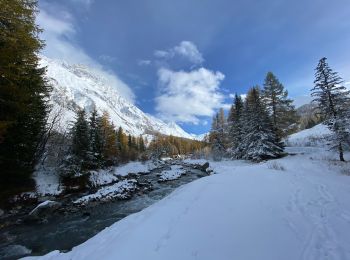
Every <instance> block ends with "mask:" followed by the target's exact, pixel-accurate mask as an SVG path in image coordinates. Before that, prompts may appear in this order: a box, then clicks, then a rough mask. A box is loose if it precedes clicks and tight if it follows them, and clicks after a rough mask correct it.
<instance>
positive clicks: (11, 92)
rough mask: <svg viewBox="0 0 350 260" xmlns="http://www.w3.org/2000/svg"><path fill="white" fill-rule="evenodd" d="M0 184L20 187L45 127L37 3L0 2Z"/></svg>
mask: <svg viewBox="0 0 350 260" xmlns="http://www.w3.org/2000/svg"><path fill="white" fill-rule="evenodd" d="M0 10H1V11H0V13H1V15H0V86H1V87H0V143H1V145H0V169H1V171H0V183H1V188H4V189H8V188H9V187H10V186H11V184H19V185H18V186H21V187H23V186H25V184H26V183H28V182H29V181H30V177H31V174H32V172H33V171H34V167H35V165H36V163H37V162H38V159H39V157H40V153H38V152H39V151H40V150H41V149H39V148H40V145H41V139H42V136H43V135H44V133H45V131H46V120H47V114H48V110H49V106H48V104H47V100H48V94H49V91H50V87H49V86H48V83H47V81H46V79H45V76H44V74H45V68H39V67H38V61H39V58H38V56H37V54H38V52H39V51H40V50H41V49H42V47H43V42H42V41H41V40H40V39H39V33H40V32H41V30H40V29H39V28H38V26H37V25H36V24H35V16H36V13H37V2H36V1H33V0H11V1H7V0H0Z"/></svg>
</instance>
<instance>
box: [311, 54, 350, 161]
mask: <svg viewBox="0 0 350 260" xmlns="http://www.w3.org/2000/svg"><path fill="white" fill-rule="evenodd" d="M314 84H315V85H314V87H313V88H312V90H311V92H312V93H311V96H312V97H313V98H314V100H313V102H315V103H317V104H318V108H319V110H320V114H321V116H323V117H324V118H325V121H324V124H325V125H326V126H327V127H328V128H329V129H330V130H331V131H332V132H333V136H332V140H331V141H332V147H333V148H337V149H338V152H339V159H340V161H344V146H346V145H349V142H350V137H349V106H350V92H349V91H348V90H347V89H346V88H345V87H344V86H343V81H342V79H341V77H339V75H338V73H337V72H334V71H333V70H332V69H331V68H330V67H329V65H328V63H327V58H322V59H320V61H319V63H318V65H317V67H316V72H315V81H314Z"/></svg>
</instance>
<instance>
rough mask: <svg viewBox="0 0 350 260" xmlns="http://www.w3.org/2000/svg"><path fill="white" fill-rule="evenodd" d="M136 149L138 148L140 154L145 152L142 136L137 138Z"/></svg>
mask: <svg viewBox="0 0 350 260" xmlns="http://www.w3.org/2000/svg"><path fill="white" fill-rule="evenodd" d="M138 147H139V148H138V150H139V151H140V152H141V153H142V152H144V151H146V145H145V141H144V140H143V137H142V135H140V137H139V142H138Z"/></svg>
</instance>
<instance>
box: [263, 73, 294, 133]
mask: <svg viewBox="0 0 350 260" xmlns="http://www.w3.org/2000/svg"><path fill="white" fill-rule="evenodd" d="M261 96H262V98H263V101H264V102H265V104H266V106H267V110H268V112H269V115H270V117H271V120H272V124H273V127H274V128H275V129H276V132H277V134H278V136H279V137H281V138H282V137H286V136H287V135H288V134H289V133H290V132H291V131H292V130H293V129H294V128H293V126H294V127H295V126H296V124H295V123H296V122H297V114H296V111H295V108H294V106H293V104H292V103H293V100H291V99H289V98H288V91H287V90H285V89H284V86H283V85H282V83H280V82H279V80H278V79H277V77H276V76H275V75H274V74H273V73H272V72H268V73H267V75H266V78H265V82H264V88H263V90H262V91H261Z"/></svg>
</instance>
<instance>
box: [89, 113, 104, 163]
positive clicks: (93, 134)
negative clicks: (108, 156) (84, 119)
mask: <svg viewBox="0 0 350 260" xmlns="http://www.w3.org/2000/svg"><path fill="white" fill-rule="evenodd" d="M89 141H90V151H89V152H90V154H89V155H90V164H91V168H95V169H98V168H101V167H102V164H103V160H104V158H103V154H102V148H103V136H102V122H101V117H99V116H98V114H97V111H96V109H94V110H93V111H92V112H91V115H90V118H89Z"/></svg>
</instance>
